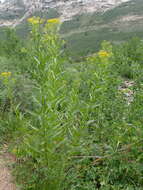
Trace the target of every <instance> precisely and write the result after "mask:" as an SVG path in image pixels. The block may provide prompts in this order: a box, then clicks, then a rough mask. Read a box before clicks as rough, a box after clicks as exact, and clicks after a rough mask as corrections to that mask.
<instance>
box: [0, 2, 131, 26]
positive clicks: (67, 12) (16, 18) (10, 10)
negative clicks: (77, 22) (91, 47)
mask: <svg viewBox="0 0 143 190" xmlns="http://www.w3.org/2000/svg"><path fill="white" fill-rule="evenodd" d="M127 1H130V0H30V1H29V0H5V1H4V2H3V3H1V4H0V26H12V25H13V26H16V25H18V24H19V23H20V22H22V21H23V20H25V19H26V18H27V17H28V16H30V15H31V14H33V13H34V12H35V11H39V10H40V11H42V12H48V10H49V8H50V9H56V10H57V12H58V13H59V15H60V17H61V20H62V21H65V20H71V19H72V17H73V16H75V15H79V14H83V13H93V12H105V11H107V10H109V9H111V8H114V7H116V6H118V5H119V4H121V3H123V2H127Z"/></svg>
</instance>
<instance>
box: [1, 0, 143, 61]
mask: <svg viewBox="0 0 143 190" xmlns="http://www.w3.org/2000/svg"><path fill="white" fill-rule="evenodd" d="M142 10H143V3H142V0H58V1H57V0H31V1H28V0H11V1H9V0H6V1H5V3H2V4H1V5H0V25H1V26H5V25H6V26H14V27H16V28H17V30H18V33H19V34H22V36H23V35H25V34H26V33H27V24H26V22H25V20H26V19H27V17H29V16H32V15H39V16H42V17H46V18H53V17H60V18H61V20H62V21H63V23H62V26H61V31H60V33H61V36H62V37H63V38H65V39H66V40H67V49H68V50H69V52H70V54H71V55H74V56H79V57H80V56H83V55H86V54H88V53H92V52H94V51H96V50H97V49H98V48H99V44H100V43H101V41H103V40H110V41H113V42H116V43H118V42H120V41H123V40H126V39H128V38H131V37H133V36H139V37H142V36H143V13H142Z"/></svg>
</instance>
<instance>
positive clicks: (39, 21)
mask: <svg viewBox="0 0 143 190" xmlns="http://www.w3.org/2000/svg"><path fill="white" fill-rule="evenodd" d="M27 21H28V22H29V23H31V24H33V25H35V24H42V23H43V22H44V19H41V18H40V17H31V18H28V19H27Z"/></svg>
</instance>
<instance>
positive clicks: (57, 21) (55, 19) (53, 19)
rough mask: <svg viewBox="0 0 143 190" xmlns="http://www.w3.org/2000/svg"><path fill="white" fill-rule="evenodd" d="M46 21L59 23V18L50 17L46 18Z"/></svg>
mask: <svg viewBox="0 0 143 190" xmlns="http://www.w3.org/2000/svg"><path fill="white" fill-rule="evenodd" d="M47 22H48V23H50V24H60V19H59V18H52V19H48V20H47Z"/></svg>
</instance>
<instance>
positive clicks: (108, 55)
mask: <svg viewBox="0 0 143 190" xmlns="http://www.w3.org/2000/svg"><path fill="white" fill-rule="evenodd" d="M98 56H99V57H101V58H102V57H110V54H109V53H108V52H107V51H104V50H100V51H99V52H98Z"/></svg>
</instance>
